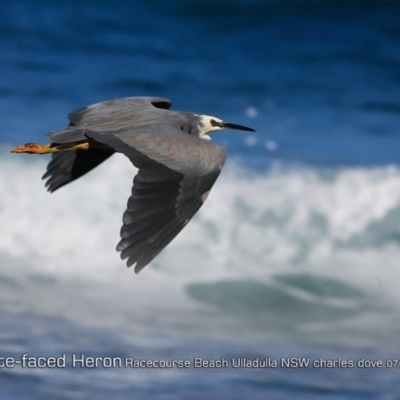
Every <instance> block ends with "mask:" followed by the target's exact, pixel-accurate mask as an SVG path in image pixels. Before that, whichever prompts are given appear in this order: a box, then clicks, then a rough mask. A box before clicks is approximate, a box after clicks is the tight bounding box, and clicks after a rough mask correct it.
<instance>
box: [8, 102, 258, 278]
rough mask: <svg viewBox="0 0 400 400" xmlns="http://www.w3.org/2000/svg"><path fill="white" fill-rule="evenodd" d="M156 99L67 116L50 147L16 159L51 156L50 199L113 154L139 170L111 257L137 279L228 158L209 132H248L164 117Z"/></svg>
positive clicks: (164, 106) (30, 149)
mask: <svg viewBox="0 0 400 400" xmlns="http://www.w3.org/2000/svg"><path fill="white" fill-rule="evenodd" d="M170 106H171V101H170V100H168V99H164V98H159V97H126V98H122V99H115V100H109V101H105V102H102V103H97V104H94V105H91V106H88V107H85V108H82V109H79V110H77V111H74V112H73V113H71V114H69V115H68V118H69V121H70V124H69V126H68V127H66V128H65V129H62V130H59V131H54V132H49V133H48V136H49V137H50V139H51V143H50V144H46V145H41V144H37V143H27V144H26V145H23V146H19V147H16V148H15V149H14V150H13V152H14V153H33V154H47V153H53V154H52V159H51V161H50V163H49V165H48V166H47V171H46V173H45V174H44V175H43V179H47V181H46V187H47V188H48V190H49V191H50V192H54V191H55V190H57V189H58V188H60V187H61V186H64V185H66V184H67V183H69V182H72V181H73V180H75V179H77V178H79V177H80V176H82V175H83V174H85V173H86V172H88V171H90V170H91V169H93V168H95V167H96V166H97V165H99V164H100V163H102V162H103V161H104V160H106V159H107V158H108V157H110V156H111V155H112V154H113V153H115V152H118V153H123V154H125V155H126V156H127V157H128V158H129V159H130V160H131V162H132V163H133V165H134V166H135V167H137V168H138V169H139V171H138V173H137V175H136V176H135V177H134V179H133V188H132V195H131V197H130V198H129V200H128V205H127V209H126V211H125V212H124V215H123V226H122V228H121V241H120V242H119V244H118V246H117V251H120V252H121V258H122V259H127V265H128V267H129V266H131V265H135V272H139V271H140V270H141V269H142V268H144V267H145V266H146V265H147V264H148V263H149V262H150V261H151V260H153V258H154V257H156V256H157V255H158V254H159V253H160V252H161V250H163V249H164V248H165V247H166V246H167V245H168V243H170V242H171V241H172V239H173V238H174V237H175V236H176V235H177V234H178V233H179V232H180V231H181V230H182V229H183V227H184V226H185V225H186V224H187V223H188V222H189V221H190V219H191V218H192V217H193V215H194V214H195V213H196V212H197V211H198V210H199V208H200V207H201V206H202V205H203V203H204V201H205V200H206V198H207V196H208V193H209V192H210V190H211V188H212V186H213V184H214V182H215V181H216V179H217V178H218V176H219V174H220V172H221V169H222V166H223V165H224V162H225V158H226V152H225V149H224V148H223V147H221V146H218V145H216V144H214V143H212V142H211V139H210V137H209V136H208V135H207V133H209V132H212V131H217V130H221V129H239V130H243V131H254V130H253V129H251V128H247V127H245V126H241V125H236V124H231V123H228V122H224V121H222V120H220V119H219V118H216V117H211V116H208V115H199V114H194V113H189V112H179V111H170V110H169V108H170Z"/></svg>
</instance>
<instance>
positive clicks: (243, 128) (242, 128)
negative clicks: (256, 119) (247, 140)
mask: <svg viewBox="0 0 400 400" xmlns="http://www.w3.org/2000/svg"><path fill="white" fill-rule="evenodd" d="M221 128H225V129H236V130H238V131H247V132H255V130H254V129H252V128H248V127H247V126H242V125H237V124H231V123H230V122H222V124H221Z"/></svg>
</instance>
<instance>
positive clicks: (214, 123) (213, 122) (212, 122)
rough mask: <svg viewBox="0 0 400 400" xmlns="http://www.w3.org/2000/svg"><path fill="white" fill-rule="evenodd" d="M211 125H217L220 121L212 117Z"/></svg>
mask: <svg viewBox="0 0 400 400" xmlns="http://www.w3.org/2000/svg"><path fill="white" fill-rule="evenodd" d="M210 124H211V126H217V125H218V122H217V121H216V120H215V119H210Z"/></svg>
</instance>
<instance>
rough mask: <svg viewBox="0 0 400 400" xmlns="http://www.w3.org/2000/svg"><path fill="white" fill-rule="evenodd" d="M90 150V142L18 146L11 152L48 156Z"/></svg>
mask: <svg viewBox="0 0 400 400" xmlns="http://www.w3.org/2000/svg"><path fill="white" fill-rule="evenodd" d="M88 148H89V143H88V142H80V143H75V144H55V143H49V144H39V143H27V144H23V145H22V146H18V147H16V148H15V149H12V150H11V153H28V154H48V153H58V152H60V151H71V150H87V149H88Z"/></svg>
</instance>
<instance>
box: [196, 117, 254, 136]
mask: <svg viewBox="0 0 400 400" xmlns="http://www.w3.org/2000/svg"><path fill="white" fill-rule="evenodd" d="M198 118H199V122H200V123H199V125H198V128H197V132H196V133H197V135H198V136H199V137H200V138H202V139H210V137H209V136H208V135H207V133H209V132H213V131H219V130H221V129H237V130H239V131H248V132H254V129H252V128H248V127H247V126H242V125H237V124H232V123H230V122H225V121H222V120H221V119H219V118H217V117H211V116H209V115H199V116H198Z"/></svg>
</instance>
